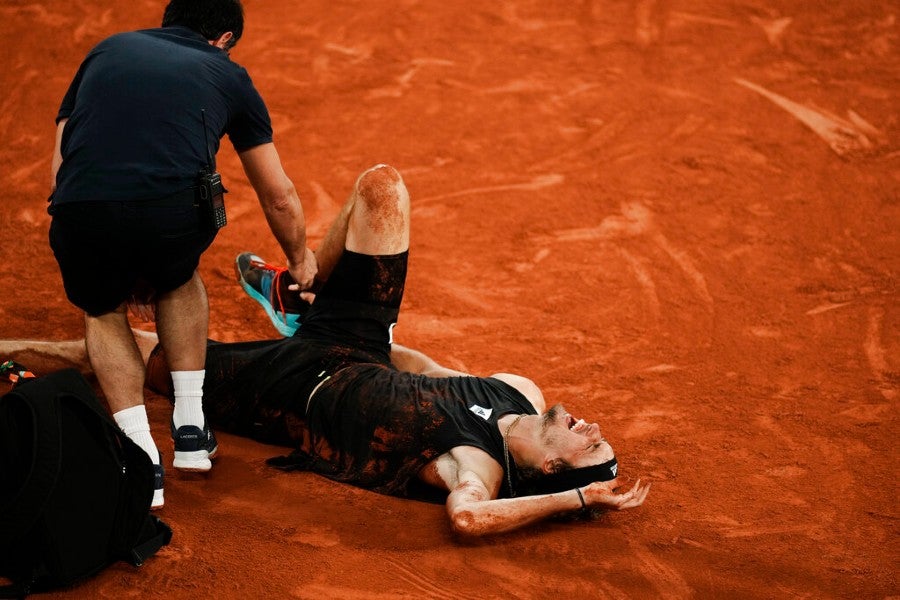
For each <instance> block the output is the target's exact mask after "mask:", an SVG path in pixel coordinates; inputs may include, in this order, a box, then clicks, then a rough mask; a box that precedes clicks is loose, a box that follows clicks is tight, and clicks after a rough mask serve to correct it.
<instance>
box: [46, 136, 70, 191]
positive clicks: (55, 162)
mask: <svg viewBox="0 0 900 600" xmlns="http://www.w3.org/2000/svg"><path fill="white" fill-rule="evenodd" d="M68 121H69V119H60V120H59V123H57V124H56V142H55V144H54V146H53V159H52V160H51V161H50V193H51V194H52V193H53V192H55V191H56V174H57V173H59V166H60V165H61V164H62V136H63V129H65V128H66V123H67V122H68Z"/></svg>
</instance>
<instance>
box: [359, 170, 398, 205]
mask: <svg viewBox="0 0 900 600" xmlns="http://www.w3.org/2000/svg"><path fill="white" fill-rule="evenodd" d="M356 195H357V202H359V201H362V202H364V203H365V204H367V205H368V206H370V207H372V208H375V207H377V206H382V205H385V204H397V203H398V202H399V203H404V202H407V201H408V199H409V195H408V193H407V191H406V186H405V185H404V183H403V178H402V177H401V176H400V173H399V172H398V171H397V169H395V168H394V167H392V166H390V165H385V164H379V165H375V166H374V167H372V168H370V169H368V170H367V171H365V172H363V174H362V175H360V176H359V179H357V181H356Z"/></svg>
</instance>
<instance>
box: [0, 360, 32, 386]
mask: <svg viewBox="0 0 900 600" xmlns="http://www.w3.org/2000/svg"><path fill="white" fill-rule="evenodd" d="M0 377H2V378H4V379H7V380H8V381H11V382H12V383H14V384H15V383H19V382H20V381H22V380H23V379H33V378H34V377H35V374H34V373H32V372H31V371H29V370H28V369H27V368H26V367H25V365H23V364H20V363H17V362H16V361H14V360H7V361H5V362H3V363H0Z"/></svg>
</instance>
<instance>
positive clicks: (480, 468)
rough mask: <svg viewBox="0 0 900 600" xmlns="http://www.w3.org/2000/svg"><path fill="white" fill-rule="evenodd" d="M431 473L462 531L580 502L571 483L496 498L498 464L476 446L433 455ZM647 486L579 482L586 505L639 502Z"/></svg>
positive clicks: (530, 519)
mask: <svg viewBox="0 0 900 600" xmlns="http://www.w3.org/2000/svg"><path fill="white" fill-rule="evenodd" d="M433 475H436V476H437V477H438V478H440V479H441V480H442V481H443V482H444V483H445V484H447V486H448V488H449V489H450V495H449V496H448V497H447V514H448V516H449V517H450V521H451V523H452V525H453V529H454V530H455V531H456V532H458V533H460V534H462V535H467V536H482V535H489V534H493V533H502V532H505V531H512V530H513V529H518V528H520V527H523V526H525V525H529V524H531V523H535V522H537V521H540V520H543V519H546V518H547V517H550V516H553V515H556V514H559V513H564V512H567V511H574V510H579V509H581V507H582V506H581V499H580V498H579V496H578V492H577V491H575V490H574V489H572V490H567V491H564V492H558V493H556V494H541V495H534V496H521V497H518V498H503V499H497V497H496V496H497V494H498V492H499V489H500V482H501V480H502V477H503V469H502V468H500V467H499V465H497V464H496V461H494V460H493V459H491V458H490V457H488V456H487V454H486V453H484V452H483V451H482V450H479V449H477V448H469V447H458V448H454V449H453V450H451V451H450V452H448V453H447V454H445V455H443V456H442V457H441V458H439V459H438V460H437V461H436V463H435V466H434V473H433ZM649 491H650V485H649V484H647V485H643V486H642V485H641V482H640V480H638V481H637V483H635V485H634V487H632V488H631V489H630V490H628V491H627V492H625V493H622V494H617V493H615V492H613V491H612V489H611V488H610V485H609V484H608V483H603V482H596V483H592V484H591V485H589V486H587V487H584V488H581V493H582V495H583V496H584V500H585V503H586V505H587V506H592V507H600V506H607V507H611V508H616V509H619V510H622V509H625V508H634V507H637V506H640V505H641V504H643V503H644V499H645V498H646V497H647V493H648V492H649Z"/></svg>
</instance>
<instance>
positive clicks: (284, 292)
mask: <svg viewBox="0 0 900 600" xmlns="http://www.w3.org/2000/svg"><path fill="white" fill-rule="evenodd" d="M234 270H235V272H236V273H237V278H238V281H239V282H240V284H241V287H243V288H244V291H245V292H247V294H248V295H249V296H250V297H251V298H253V299H254V300H256V301H257V302H259V303H260V305H261V306H262V307H263V309H264V310H265V311H266V314H267V315H269V320H271V321H272V325H274V326H275V329H277V330H278V333H280V334H281V335H283V336H284V337H291V336H292V335H294V332H295V331H297V329H299V328H300V319H301V317H302V316H303V315H304V314H305V313H306V311H307V310H308V309H309V306H310V305H309V303H308V302H306V301H305V300H302V299H301V298H300V296H299V294H298V293H297V292H293V291H291V290H288V289H287V287H288V286H289V285H292V284H293V283H294V279H293V278H292V277H291V274H290V273H288V271H287V269H286V268H284V267H276V266H274V265H270V264H268V263H267V262H266V261H264V260H263V259H261V258H260V257H258V256H256V255H255V254H253V253H251V252H244V253H242V254H238V256H237V258H236V259H235V260H234Z"/></svg>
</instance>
